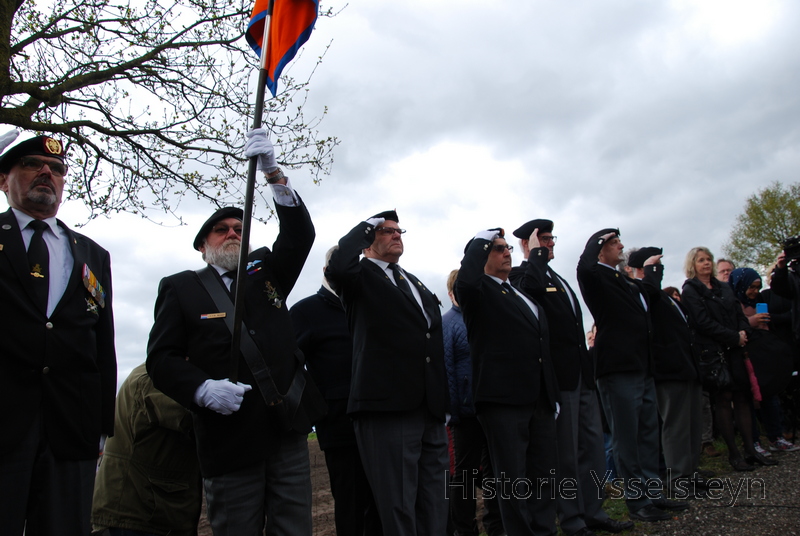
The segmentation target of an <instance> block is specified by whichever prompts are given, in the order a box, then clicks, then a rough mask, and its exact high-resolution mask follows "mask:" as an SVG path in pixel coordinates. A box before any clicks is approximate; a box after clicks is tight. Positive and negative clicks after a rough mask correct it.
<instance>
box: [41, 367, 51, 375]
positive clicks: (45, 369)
mask: <svg viewBox="0 0 800 536" xmlns="http://www.w3.org/2000/svg"><path fill="white" fill-rule="evenodd" d="M48 372H50V367H44V368H43V369H42V374H47V373H48Z"/></svg>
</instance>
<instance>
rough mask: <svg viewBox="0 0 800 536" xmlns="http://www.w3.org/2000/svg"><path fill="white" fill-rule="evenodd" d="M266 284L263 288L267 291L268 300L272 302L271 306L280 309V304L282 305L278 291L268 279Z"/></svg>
mask: <svg viewBox="0 0 800 536" xmlns="http://www.w3.org/2000/svg"><path fill="white" fill-rule="evenodd" d="M266 286H267V288H266V290H264V292H266V293H267V298H269V302H270V303H271V304H272V306H273V307H276V308H278V309H280V308H281V306H282V305H283V301H282V300H281V297H280V295H279V294H278V291H277V290H275V287H273V286H272V283H270V282H269V281H267V283H266Z"/></svg>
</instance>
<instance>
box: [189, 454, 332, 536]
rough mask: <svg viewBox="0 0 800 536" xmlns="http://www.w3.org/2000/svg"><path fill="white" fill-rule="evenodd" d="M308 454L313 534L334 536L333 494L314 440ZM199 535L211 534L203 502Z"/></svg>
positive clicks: (321, 456)
mask: <svg viewBox="0 0 800 536" xmlns="http://www.w3.org/2000/svg"><path fill="white" fill-rule="evenodd" d="M308 454H309V458H310V460H311V488H312V492H313V497H312V501H313V502H312V505H311V512H312V515H313V517H314V536H335V535H336V527H335V525H334V521H333V495H331V489H330V483H329V482H328V469H327V468H326V467H325V455H324V454H323V453H322V451H321V450H319V443H317V441H316V440H311V441H309V442H308ZM198 535H199V536H212V534H211V527H210V526H209V525H208V520H207V519H206V512H205V504H203V513H202V515H201V517H200V525H199V530H198Z"/></svg>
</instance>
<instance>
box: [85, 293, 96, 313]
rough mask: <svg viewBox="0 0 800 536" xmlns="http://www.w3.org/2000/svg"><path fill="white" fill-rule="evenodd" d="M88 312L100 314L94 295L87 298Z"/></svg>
mask: <svg viewBox="0 0 800 536" xmlns="http://www.w3.org/2000/svg"><path fill="white" fill-rule="evenodd" d="M86 312H87V313H94V314H96V315H98V314H99V313H98V312H97V304H96V303H95V301H94V298H92V297H89V298H86Z"/></svg>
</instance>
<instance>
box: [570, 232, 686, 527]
mask: <svg viewBox="0 0 800 536" xmlns="http://www.w3.org/2000/svg"><path fill="white" fill-rule="evenodd" d="M623 249H624V246H623V244H622V242H621V241H620V239H619V230H618V229H603V230H601V231H598V232H596V233H595V234H594V235H592V237H591V238H589V240H588V242H587V243H586V247H585V248H584V250H583V253H582V254H581V258H580V261H579V262H578V284H579V285H580V288H581V293H582V294H583V299H584V301H585V302H586V305H587V306H588V307H589V310H590V311H591V313H592V315H593V316H594V320H595V323H596V325H597V336H596V337H595V343H594V344H595V348H596V350H597V362H596V375H597V388H598V392H599V393H600V397H601V399H602V402H603V409H604V411H605V414H606V419H607V421H608V426H609V428H610V429H611V437H612V445H613V449H614V462H615V463H616V467H617V472H618V473H619V476H620V477H621V478H622V479H623V480H624V484H625V499H626V502H627V506H628V510H629V511H630V516H631V518H633V519H637V520H640V521H661V520H665V519H670V517H672V516H671V515H670V514H669V513H667V512H666V511H665V510H666V509H669V510H683V509H686V508H688V504H687V503H685V502H682V501H670V500H668V499H666V498H664V496H663V494H662V493H661V479H660V478H659V474H658V408H657V405H656V404H657V403H656V390H655V384H654V383H653V355H652V347H651V344H652V324H651V321H650V314H649V309H650V296H649V295H648V292H647V290H646V289H645V287H644V285H643V284H642V283H641V282H640V281H636V280H634V279H631V278H629V277H627V276H625V275H624V274H621V273H620V272H618V271H617V270H616V266H617V264H619V263H620V262H621V261H622V260H623ZM660 259H661V257H660V256H654V257H651V258H649V259H647V260H646V261H645V262H644V266H645V267H648V266H651V265H660V262H661V260H660Z"/></svg>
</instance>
